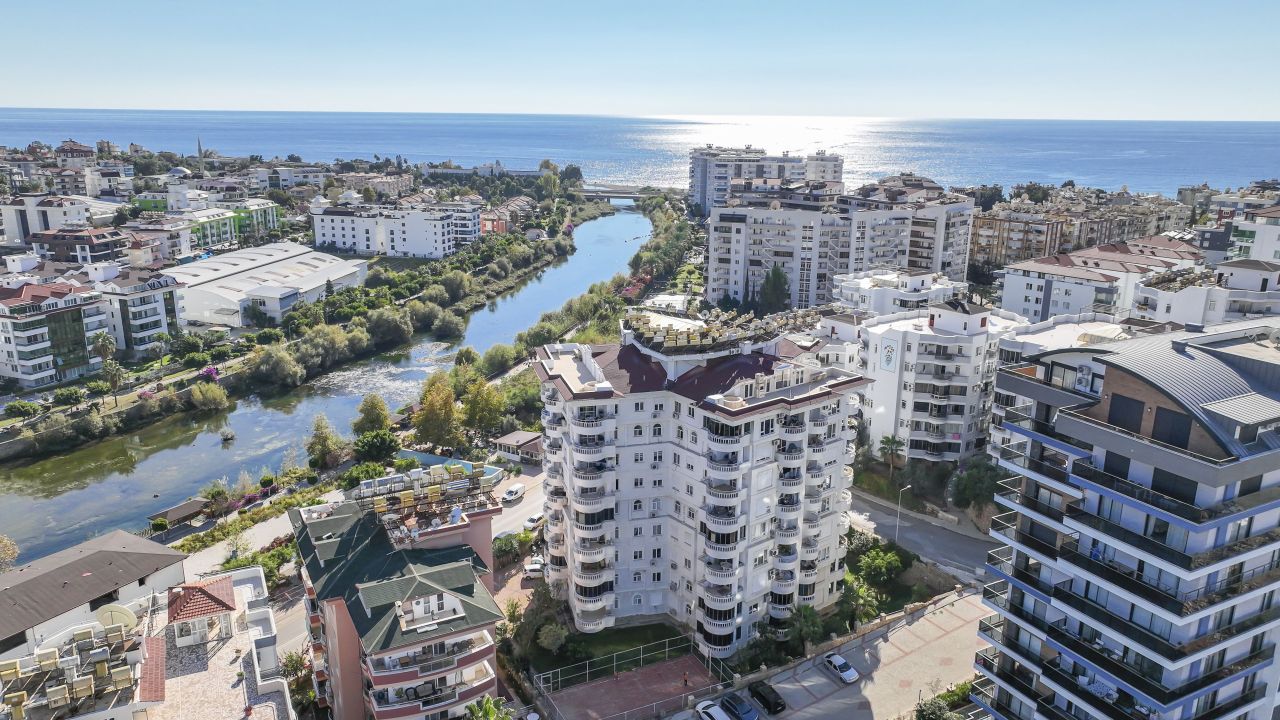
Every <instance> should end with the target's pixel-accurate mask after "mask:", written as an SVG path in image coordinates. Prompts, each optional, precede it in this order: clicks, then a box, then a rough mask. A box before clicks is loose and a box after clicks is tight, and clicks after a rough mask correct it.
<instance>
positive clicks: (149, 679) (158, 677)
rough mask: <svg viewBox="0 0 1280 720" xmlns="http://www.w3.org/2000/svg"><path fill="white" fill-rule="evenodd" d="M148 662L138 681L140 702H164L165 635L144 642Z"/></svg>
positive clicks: (144, 662) (144, 665)
mask: <svg viewBox="0 0 1280 720" xmlns="http://www.w3.org/2000/svg"><path fill="white" fill-rule="evenodd" d="M142 644H143V648H144V653H145V654H146V660H144V661H143V663H142V677H141V678H140V679H139V680H138V700H139V701H140V702H144V703H153V702H156V703H158V702H164V679H165V641H164V636H163V635H158V636H156V637H149V638H146V639H145V640H143V641H142Z"/></svg>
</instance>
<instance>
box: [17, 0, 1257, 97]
mask: <svg viewBox="0 0 1280 720" xmlns="http://www.w3.org/2000/svg"><path fill="white" fill-rule="evenodd" d="M6 5H7V7H6V8H5V20H6V25H7V26H8V27H9V28H11V29H16V28H27V29H28V30H29V31H24V32H10V33H6V35H5V43H6V53H5V55H6V58H7V59H8V60H7V72H6V73H5V79H4V82H3V84H2V85H0V106H7V107H82V108H84V107H87V108H147V109H204V110H340V111H374V112H500V113H569V114H596V115H629V116H672V115H674V116H684V115H835V116H859V117H908V118H1063V119H1155V120H1164V119H1167V120H1280V93H1277V92H1275V86H1274V85H1273V84H1272V83H1274V79H1270V78H1271V75H1272V74H1273V73H1272V69H1273V68H1274V63H1275V58H1274V47H1275V35H1274V28H1276V27H1277V26H1280V23H1278V22H1277V21H1280V3H1276V2H1240V1H1233V0H1226V1H1224V2H1213V3H1205V2H1190V1H1188V2H1183V1H1176V2H1174V1H1170V2H1147V1H1146V0H1132V1H1131V0H1108V1H1107V2H1095V1H1093V0H1071V1H1069V2H1062V1H1059V2H1025V1H1018V2H993V1H984V0H973V1H970V2H955V1H954V0H952V1H948V2H942V1H937V2H935V1H933V0H916V1H915V2H892V1H890V2H884V1H883V0H881V1H877V2H854V1H853V0H824V1H820V2H809V3H805V2H785V1H784V2H778V1H777V0H772V1H768V2H766V1H760V0H737V1H736V2H719V1H710V0H681V1H680V2H668V1H666V0H648V1H647V2H629V3H621V2H614V1H612V0H594V1H591V0H544V1H543V2H529V1H528V0H522V1H520V2H507V1H506V0H454V1H452V2H434V1H427V0H418V1H413V0H406V1H400V0H374V1H373V2H351V1H350V0H343V1H341V2H336V1H333V0H308V1H307V2H294V1H293V0H279V1H277V0H265V1H264V0H253V1H252V2H246V1H244V0H221V1H220V2H218V3H195V4H188V3H185V2H173V0H163V1H162V2H161V1H155V0H128V1H127V2H125V3H102V2H99V1H96V0H95V1H94V2H85V1H83V0H63V1H60V2H40V1H37V0H21V1H20V2H14V3H7V4H6ZM42 28H43V30H42ZM51 42H52V43H54V44H55V45H56V49H51V48H50V47H49V44H50V43H51ZM1250 68H1252V70H1250Z"/></svg>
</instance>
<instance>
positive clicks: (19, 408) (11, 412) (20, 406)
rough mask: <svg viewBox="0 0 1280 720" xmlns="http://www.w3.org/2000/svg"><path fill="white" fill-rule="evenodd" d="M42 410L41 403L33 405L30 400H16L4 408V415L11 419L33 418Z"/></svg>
mask: <svg viewBox="0 0 1280 720" xmlns="http://www.w3.org/2000/svg"><path fill="white" fill-rule="evenodd" d="M42 409H43V408H41V407H40V404H39V403H33V402H30V401H28V400H14V401H13V402H11V403H9V404H8V405H5V406H4V414H5V416H7V417H11V418H17V417H32V416H34V415H39V414H40V411H41V410H42Z"/></svg>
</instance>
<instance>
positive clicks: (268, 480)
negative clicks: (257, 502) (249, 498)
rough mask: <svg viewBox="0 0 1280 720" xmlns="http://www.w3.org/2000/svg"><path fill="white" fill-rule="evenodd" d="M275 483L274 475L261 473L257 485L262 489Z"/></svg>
mask: <svg viewBox="0 0 1280 720" xmlns="http://www.w3.org/2000/svg"><path fill="white" fill-rule="evenodd" d="M275 484H276V478H275V476H274V475H263V476H262V477H261V478H259V479H258V487H260V488H263V489H264V490H265V489H266V488H269V487H271V486H272V485H275Z"/></svg>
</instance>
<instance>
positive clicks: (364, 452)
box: [353, 430, 400, 462]
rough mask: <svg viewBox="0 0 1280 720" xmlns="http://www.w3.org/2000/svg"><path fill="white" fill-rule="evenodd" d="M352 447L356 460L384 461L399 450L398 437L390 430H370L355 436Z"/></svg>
mask: <svg viewBox="0 0 1280 720" xmlns="http://www.w3.org/2000/svg"><path fill="white" fill-rule="evenodd" d="M353 449H354V450H355V455H356V459H358V460H364V461H371V462H386V461H387V460H390V459H391V457H392V456H393V455H395V454H396V453H397V452H399V451H400V438H398V437H396V435H395V433H393V432H391V431H390V430H371V431H369V432H367V433H364V434H362V435H360V436H359V437H357V438H356V442H355V445H354V448H353Z"/></svg>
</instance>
